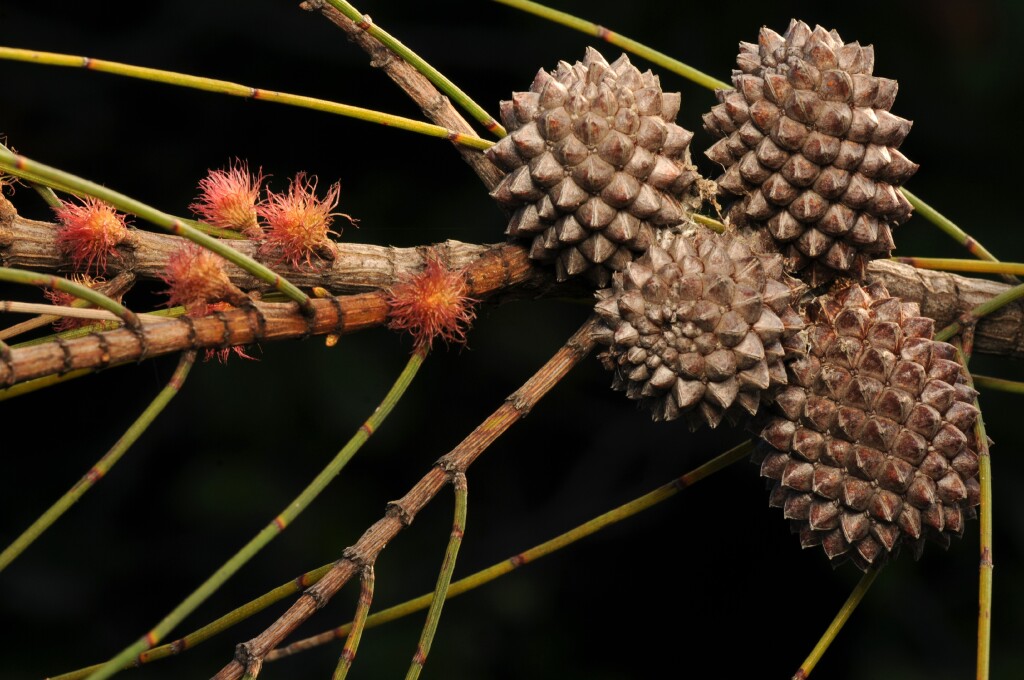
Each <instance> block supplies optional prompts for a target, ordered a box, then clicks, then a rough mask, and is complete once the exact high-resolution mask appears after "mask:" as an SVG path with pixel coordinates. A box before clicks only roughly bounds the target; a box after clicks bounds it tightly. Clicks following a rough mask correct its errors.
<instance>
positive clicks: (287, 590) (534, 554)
mask: <svg viewBox="0 0 1024 680" xmlns="http://www.w3.org/2000/svg"><path fill="white" fill-rule="evenodd" d="M752 450H753V442H751V441H746V442H744V443H742V444H740V445H738V446H735V447H733V448H732V449H729V450H728V451H726V452H724V453H722V454H719V455H718V456H716V457H714V458H712V459H711V460H710V461H708V462H707V463H704V464H703V465H701V466H699V467H697V468H695V469H694V470H691V471H690V472H688V473H686V474H683V475H681V476H679V477H677V478H676V479H673V480H672V481H670V482H668V483H666V484H663V485H661V486H659V487H658V488H656V489H654V490H653V491H650V492H648V493H646V494H644V495H642V496H640V497H638V498H636V499H634V500H632V501H629V502H627V503H624V504H622V505H620V506H618V507H616V508H614V509H612V510H609V511H608V512H605V513H602V514H600V515H598V516H596V517H594V518H593V519H590V520H588V521H586V522H584V523H583V524H581V525H579V526H577V527H575V528H573V529H570V530H569V531H566V532H565V533H563V534H560V535H558V536H556V537H554V538H552V539H549V540H547V541H545V542H543V543H541V544H539V545H537V546H535V547H533V548H530V549H528V550H524V551H522V552H519V553H516V554H515V555H512V556H510V557H508V558H506V559H504V560H502V561H501V562H498V563H497V564H494V565H491V566H490V567H487V568H485V569H482V570H480V571H477V572H475V573H473V574H470V575H469V576H465V577H463V578H461V579H459V580H458V581H455V582H453V583H452V584H451V586H450V587H449V588H448V591H447V597H448V598H452V597H455V596H457V595H462V594H463V593H467V592H470V591H472V590H475V589H476V588H479V587H480V586H482V585H485V584H487V583H490V582H491V581H494V580H496V579H498V578H501V577H502V576H506V575H508V574H510V573H512V572H513V571H515V570H517V569H519V568H520V567H523V566H525V565H527V564H532V563H533V562H536V561H537V560H539V559H541V558H542V557H546V556H548V555H551V554H553V553H555V552H557V551H559V550H561V549H563V548H567V547H569V546H570V545H573V544H575V543H577V542H578V541H581V540H583V539H585V538H587V537H589V536H591V535H592V534H595V533H597V532H599V531H601V530H603V529H606V528H608V527H610V526H613V525H615V524H617V523H619V522H621V521H623V520H626V519H629V518H630V517H633V516H634V515H637V514H639V513H641V512H644V511H645V510H650V509H651V508H654V507H656V506H657V505H659V504H660V503H662V502H664V501H667V500H668V499H670V498H673V497H674V496H676V494H678V493H679V492H681V491H683V490H685V489H688V488H689V487H691V486H693V485H694V484H696V483H697V482H699V481H701V480H703V479H706V478H708V477H710V476H711V475H713V474H715V473H716V472H720V471H721V470H724V469H725V468H726V467H728V466H730V465H732V464H734V463H737V462H739V461H741V460H744V459H745V458H747V457H748V456H749V455H750V452H751V451H752ZM333 566H334V564H333V563H330V564H325V565H322V566H320V567H317V568H316V569H312V570H310V571H307V572H306V573H304V574H301V575H299V576H297V577H296V578H293V579H292V580H290V581H288V582H287V583H284V584H282V585H280V586H278V587H277V588H274V589H273V590H271V591H269V592H267V593H265V594H264V595H262V596H260V597H258V598H256V599H254V600H251V601H250V602H247V603H246V604H244V605H242V606H240V607H237V608H236V609H234V610H232V611H231V612H228V613H227V614H225V615H224V616H222V617H220V618H218V619H217V620H215V621H212V622H210V623H208V624H207V625H205V626H203V627H202V628H199V629H198V630H196V631H194V632H192V633H189V634H188V635H185V636H184V637H181V638H178V639H177V640H175V641H173V642H170V643H167V644H163V645H160V646H158V647H154V648H153V649H151V650H148V651H146V652H143V653H142V654H140V655H139V656H138V658H137V659H136V660H135V661H134V664H148V663H151V662H153V661H158V660H160V659H165V658H167V657H169V656H174V655H176V654H180V653H182V652H184V651H186V650H189V649H192V648H194V647H195V646H196V645H199V644H201V643H203V642H206V641H207V640H209V639H210V638H212V637H214V636H216V635H218V634H220V633H222V632H224V631H225V630H228V629H230V628H231V627H233V626H235V625H237V624H239V623H241V622H242V621H245V620H247V619H248V618H249V617H251V616H254V615H255V614H258V613H259V612H261V611H263V610H265V609H266V608H267V607H270V606H271V605H273V604H274V603H276V602H280V601H281V600H283V599H284V598H286V597H288V596H290V595H294V594H295V593H297V592H299V591H301V590H302V589H303V588H308V587H309V586H312V585H314V584H315V583H316V582H317V581H319V580H320V579H321V578H322V577H323V576H324V574H326V573H327V572H328V571H329V570H330V569H331V567H333ZM433 600H434V594H433V593H427V594H425V595H421V596H419V597H417V598H414V599H412V600H408V601H407V602H403V603H401V604H398V605H394V606H392V607H388V608H386V609H383V610H381V611H379V612H377V613H375V614H371V615H370V616H369V617H368V618H367V621H366V628H374V627H376V626H379V625H382V624H384V623H389V622H391V621H394V620H396V619H399V618H403V617H405V616H409V615H410V614H414V613H416V612H419V611H423V610H424V609H426V608H427V607H429V606H430V604H431V602H433ZM353 626H354V622H353V623H347V624H344V625H342V626H339V627H337V628H333V629H331V630H329V631H326V632H324V633H320V634H319V635H316V636H313V637H311V638H306V639H304V640H299V641H297V642H294V643H292V644H290V645H288V646H287V647H281V648H278V649H276V650H274V651H273V652H271V653H270V654H268V655H267V657H266V661H276V660H278V659H282V658H284V657H287V656H291V655H292V654H295V653H298V652H300V651H304V650H305V649H309V648H312V647H315V646H318V645H322V644H326V643H328V642H331V641H333V640H340V639H344V638H347V637H348V636H349V635H350V634H351V632H352V630H353ZM98 668H100V665H99V664H97V665H95V666H88V667H86V668H82V669H79V670H77V671H71V672H69V673H63V674H61V675H55V676H52V679H51V680H81V678H84V677H86V676H87V675H88V674H89V673H91V672H93V671H95V670H97V669H98Z"/></svg>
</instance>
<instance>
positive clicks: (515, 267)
mask: <svg viewBox="0 0 1024 680" xmlns="http://www.w3.org/2000/svg"><path fill="white" fill-rule="evenodd" d="M56 234H57V226H56V225H55V224H52V223H49V222H37V221H34V220H27V219H24V218H22V217H20V216H18V215H17V213H16V212H15V210H14V208H13V206H11V205H10V203H8V202H7V200H6V199H4V198H3V197H2V196H0V264H2V265H3V266H6V267H18V268H22V269H30V270H33V271H50V272H61V273H66V272H70V271H73V268H72V266H71V261H70V259H69V258H68V257H67V256H66V254H65V253H63V252H61V250H60V248H59V247H58V246H57V241H56ZM183 242H184V241H183V239H182V238H180V237H178V236H170V235H165V234H157V233H152V232H147V231H141V230H133V231H132V237H131V242H130V243H128V244H125V245H122V246H120V247H119V249H118V253H119V256H118V257H112V258H110V259H109V260H108V267H107V271H106V273H107V274H108V275H114V274H119V273H122V272H125V273H128V274H132V275H134V276H136V277H138V278H149V279H154V278H159V277H160V275H161V274H162V273H163V272H164V269H165V268H166V266H167V259H168V258H169V257H170V255H171V254H173V253H174V252H175V251H176V250H177V249H178V248H180V247H181V246H182V244H183ZM228 243H230V244H231V245H232V247H234V248H236V249H237V250H239V251H241V252H244V253H246V254H248V255H251V256H254V257H256V258H257V259H261V258H262V259H263V260H264V261H267V262H268V263H270V264H272V265H274V266H275V267H276V269H277V270H278V271H279V272H280V273H281V275H282V276H284V277H286V278H287V279H289V280H290V281H293V282H294V283H296V284H297V285H299V286H302V287H305V288H309V287H312V286H322V287H323V288H326V289H327V290H329V291H331V292H333V293H353V292H357V293H358V292H367V291H374V292H376V291H380V290H381V289H384V288H388V287H390V286H392V285H394V284H395V282H396V281H397V280H398V279H399V278H400V277H402V276H407V275H409V274H412V273H414V272H417V271H419V270H420V269H422V268H423V266H424V264H425V262H426V259H425V258H426V255H427V254H428V253H429V252H431V251H433V252H436V253H437V255H438V256H439V257H440V258H441V261H442V262H443V263H444V264H445V265H446V266H447V267H449V268H451V269H462V268H466V267H469V268H470V270H471V271H475V270H476V269H477V268H479V269H482V270H487V269H488V268H489V267H491V266H492V265H493V264H494V263H495V262H501V263H504V264H503V265H502V266H508V267H509V268H510V273H509V275H508V278H507V279H502V280H498V281H495V280H494V276H495V272H490V273H487V274H485V275H484V278H483V279H481V281H480V282H478V283H477V284H476V285H478V286H480V287H479V288H474V289H473V293H472V295H474V296H475V297H484V296H491V299H492V300H494V299H495V298H496V297H498V296H499V295H500V296H504V295H507V294H518V295H523V294H526V295H534V296H536V295H540V294H541V293H543V292H548V291H551V290H558V291H559V292H560V293H561V294H565V295H579V296H585V295H586V294H587V293H586V292H585V291H584V289H582V288H580V287H578V286H577V287H573V288H568V287H566V286H564V285H563V286H561V287H559V288H557V289H556V288H555V287H554V284H553V282H552V277H551V276H550V275H549V274H546V273H544V272H543V271H542V270H541V269H540V268H539V267H534V266H533V265H532V263H531V262H530V261H529V260H528V259H527V257H526V252H525V250H524V249H523V248H522V247H521V246H518V245H513V244H501V245H479V244H471V243H462V242H459V241H451V240H449V241H445V242H444V243H442V244H438V245H434V246H420V247H417V248H392V247H386V246H374V245H365V244H353V243H337V244H335V245H336V249H337V253H338V255H337V257H336V258H335V259H334V260H333V261H330V262H325V263H324V264H323V266H322V267H319V268H295V267H291V266H290V265H288V264H287V263H280V262H274V261H272V260H268V259H267V257H266V256H264V255H261V254H260V252H259V244H258V243H255V242H253V241H246V240H238V241H230V242H228ZM226 271H227V272H228V276H229V278H230V279H231V282H232V283H234V284H235V285H236V286H238V287H239V288H241V289H242V290H248V291H252V290H256V291H262V290H266V289H267V285H266V284H265V283H264V282H262V281H259V280H257V279H255V278H254V277H252V276H251V275H249V274H247V273H246V272H244V271H242V270H241V269H239V268H237V267H235V266H234V265H231V264H227V265H226ZM868 278H869V280H871V281H880V282H882V283H884V284H885V286H886V287H887V288H888V289H889V291H890V292H891V293H892V294H893V295H898V296H899V297H901V298H903V299H904V300H907V301H912V302H917V303H919V304H920V305H921V311H922V313H923V314H924V315H925V316H930V317H931V318H933V319H935V320H936V325H937V326H938V327H943V326H947V325H949V324H950V323H953V322H954V321H956V320H958V319H959V318H960V317H961V316H963V315H964V314H966V313H967V312H969V311H970V310H971V309H973V308H974V307H975V306H977V305H978V304H980V303H982V302H985V301H986V300H989V299H991V298H993V297H995V296H996V295H999V294H1000V293H1002V292H1004V291H1005V290H1007V289H1008V288H1009V286H1008V285H1006V284H1004V283H999V282H996V281H989V280H985V279H975V278H968V277H965V276H959V275H957V274H950V273H948V272H941V271H932V270H925V269H915V268H914V267H911V266H909V265H905V264H900V263H897V262H892V261H887V260H876V261H875V262H872V263H871V264H869V265H868ZM502 281H505V282H504V283H502ZM485 282H486V283H485ZM492 286H493V287H492ZM340 299H341V300H346V298H340ZM350 303H351V304H354V305H356V306H360V305H362V304H363V303H362V302H360V300H359V298H358V296H353V297H352V299H351V301H350V302H342V304H343V305H345V304H350ZM317 304H318V309H320V310H321V311H320V312H319V313H318V316H320V317H324V318H323V320H322V321H318V322H316V323H314V324H313V325H312V326H310V332H311V333H314V334H316V333H327V332H333V331H332V329H331V327H332V325H333V324H334V323H335V322H334V320H333V317H331V316H330V315H331V312H326V311H324V310H325V309H326V307H327V306H328V305H332V304H333V303H330V302H329V301H321V302H319V303H317ZM262 308H263V306H262V305H258V306H257V309H262ZM229 314H232V313H229ZM233 314H236V315H241V316H243V317H244V316H245V313H244V312H237V313H233ZM325 315H326V316H325ZM271 317H273V320H274V322H275V323H278V322H280V323H281V324H282V328H281V330H280V332H279V334H278V335H276V336H275V337H274V338H270V337H260V336H259V334H258V329H255V328H250V330H249V332H248V333H247V334H239V335H237V336H236V335H235V334H234V331H233V332H232V335H231V337H232V339H234V338H236V337H238V338H239V339H240V341H239V343H234V344H244V343H247V342H256V341H262V340H269V339H286V338H293V337H301V336H302V335H304V334H305V333H306V331H305V329H306V322H305V320H304V318H303V317H302V316H301V315H299V314H298V312H297V311H295V310H294V308H293V307H292V306H289V305H278V306H277V307H270V308H268V320H270V318H271ZM328 317H330V318H328ZM356 317H358V315H354V316H353V318H356ZM383 320H384V317H383V316H382V315H381V314H377V316H374V317H373V318H372V319H366V320H365V325H358V326H350V327H346V328H343V332H351V331H352V330H358V329H359V328H365V327H367V326H371V325H377V324H379V323H382V322H383ZM195 323H197V324H198V325H199V326H201V327H205V326H210V327H211V328H212V329H211V330H209V331H204V332H202V333H199V334H198V335H201V336H202V337H208V338H216V340H212V342H213V343H214V344H213V345H204V346H203V347H206V346H218V347H219V346H221V343H222V340H220V339H221V338H222V337H223V330H222V324H221V323H220V322H219V321H216V320H210V319H207V320H203V319H199V320H196V322H195ZM243 323H247V322H244V321H235V320H233V319H232V321H231V326H232V328H235V327H237V326H238V325H240V324H243ZM171 328H173V327H172V326H168V327H167V328H162V329H160V330H159V333H161V334H171V335H173V336H174V337H175V338H177V339H178V340H179V341H180V339H181V338H183V337H187V334H186V335H183V334H182V333H181V332H180V331H179V332H172V331H171ZM322 329H326V330H322ZM155 330H156V328H152V329H151V328H147V332H150V331H155ZM114 332H119V331H114ZM243 337H244V338H247V339H244V340H241V338H243ZM73 342H76V341H71V342H69V343H68V344H69V345H71V344H72V343H73ZM94 344H95V343H94ZM130 344H131V343H130V341H129V342H128V343H127V344H126V345H125V348H124V349H125V352H126V353H125V355H124V358H123V359H122V360H121V361H118V362H113V361H111V362H108V365H112V364H113V363H123V362H124V361H135V360H138V359H139V358H140V356H139V348H138V346H137V344H136V345H135V350H134V355H131V352H129V351H128V349H127V347H128V345H130ZM156 347H163V348H165V349H164V353H166V352H175V351H180V350H183V349H190V348H191V349H197V348H199V346H195V345H184V346H177V345H175V344H174V343H172V342H170V341H169V340H164V341H161V342H154V343H152V344H150V345H149V350H148V351H147V354H146V355H147V356H154V351H155V350H154V348H156ZM975 350H976V351H979V352H984V353H987V354H1000V355H1006V356H1014V357H1024V303H1021V302H1014V303H1012V304H1010V305H1007V306H1006V307H1004V308H1003V309H1001V310H999V311H998V312H996V313H994V314H992V315H991V316H989V317H986V318H985V319H982V321H981V322H980V323H979V324H978V326H977V329H976V339H975ZM52 351H53V349H52V348H51V352H52ZM57 351H58V353H59V350H57ZM91 356H92V360H93V361H99V357H100V356H101V355H100V353H98V352H96V351H92V352H91ZM77 360H79V359H76V361H77ZM48 365H49V368H48V369H46V370H47V371H48V372H49V373H54V372H60V370H61V369H60V365H59V364H58V365H57V366H56V367H54V364H53V363H52V358H51V363H49V364H48ZM97 365H100V364H92V367H96V366H97ZM38 370H42V369H38ZM32 373H33V374H34V375H46V374H47V373H45V372H44V373H36V372H34V371H33V372H32ZM23 375H25V376H27V375H29V372H26V373H24V374H22V373H21V372H20V371H19V372H18V374H17V377H16V381H21V380H26V379H28V378H27V377H22V376H23ZM4 376H5V374H4V373H3V372H0V383H2V382H3V381H4Z"/></svg>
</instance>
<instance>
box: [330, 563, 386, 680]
mask: <svg viewBox="0 0 1024 680" xmlns="http://www.w3.org/2000/svg"><path fill="white" fill-rule="evenodd" d="M375 578H376V577H375V576H374V573H373V565H372V564H371V565H367V567H366V568H365V569H364V570H363V576H362V578H361V579H359V604H357V605H356V614H355V616H354V617H352V631H351V632H350V633H349V635H348V637H347V638H345V645H344V647H342V648H341V656H340V657H339V658H338V666H337V668H335V669H334V674H333V675H332V676H331V680H345V678H346V677H347V676H348V671H349V669H351V668H352V662H353V661H355V658H356V651H357V650H358V649H359V641H360V640H361V639H362V638H363V629H364V628H365V627H366V616H367V614H369V613H370V604H372V603H373V585H374V581H375Z"/></svg>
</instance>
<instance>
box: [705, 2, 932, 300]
mask: <svg viewBox="0 0 1024 680" xmlns="http://www.w3.org/2000/svg"><path fill="white" fill-rule="evenodd" d="M737 64H738V66H739V69H738V70H734V71H733V76H732V82H733V85H735V87H736V89H734V90H719V91H718V92H717V93H716V94H717V96H718V100H719V101H720V102H721V103H720V104H718V105H717V106H715V107H714V108H712V109H711V112H710V113H707V114H705V115H704V127H705V129H707V130H708V132H710V133H711V134H713V135H715V136H717V137H721V138H722V139H720V140H719V141H718V142H716V143H715V144H714V145H713V146H712V147H711V148H710V149H708V151H707V155H708V157H709V158H711V160H713V161H715V162H717V163H719V164H721V165H722V167H723V168H725V173H724V174H723V175H722V176H721V177H719V178H718V186H719V188H720V190H721V192H722V194H723V195H724V196H726V197H728V198H733V199H734V200H733V201H732V203H731V205H730V206H729V207H728V214H727V216H728V219H729V221H730V222H731V223H732V224H734V225H736V226H738V227H746V228H750V229H752V230H756V231H758V232H759V233H761V234H763V235H764V237H765V240H766V241H767V242H769V243H774V244H775V247H776V248H778V250H779V251H780V252H782V253H783V254H784V255H785V256H786V260H787V265H788V268H789V270H790V271H794V272H800V275H801V276H804V277H806V278H808V279H809V280H810V282H811V284H812V285H818V284H820V283H824V282H827V281H829V280H831V279H832V278H834V277H836V276H841V275H845V276H852V277H854V278H860V277H861V273H862V271H863V268H864V265H865V264H866V263H867V261H869V260H871V259H874V258H876V257H886V256H888V254H889V252H890V251H891V250H892V248H893V241H892V232H891V230H892V228H893V227H894V226H896V225H898V224H901V223H902V222H904V221H906V220H907V218H909V217H910V213H911V210H912V208H911V205H910V203H909V202H908V201H907V199H906V198H905V197H904V196H903V195H902V194H901V193H900V191H899V190H898V187H899V186H900V185H902V184H903V183H904V182H905V181H907V180H908V179H909V178H910V177H911V175H913V174H914V172H915V171H916V170H917V167H918V166H917V165H916V164H915V163H912V162H911V161H909V160H908V159H907V158H906V156H904V155H903V154H902V153H900V152H899V151H898V150H897V149H898V148H899V146H900V144H901V143H902V142H903V139H904V138H905V137H906V136H907V133H908V132H910V126H911V122H910V121H909V120H906V119H905V118H900V117H899V116H895V115H893V114H891V113H890V112H889V109H890V108H891V107H892V104H893V100H894V98H895V96H896V89H897V84H896V81H895V80H890V79H888V78H880V77H877V76H873V75H872V74H871V72H872V70H873V68H874V49H873V48H872V47H870V46H868V47H862V46H861V45H860V44H859V43H856V42H854V43H843V41H842V39H841V38H840V37H839V34H838V33H836V32H835V31H826V30H825V29H824V28H822V27H821V26H818V27H816V28H815V29H814V30H811V28H810V27H809V26H808V25H807V24H805V23H803V22H802V21H796V20H795V19H794V20H793V21H792V22H791V23H790V25H789V28H788V29H787V31H786V33H785V34H784V35H779V34H778V33H776V32H775V31H772V30H770V29H768V28H762V29H761V34H760V38H759V40H758V44H756V45H754V44H752V43H740V54H739V56H738V57H737Z"/></svg>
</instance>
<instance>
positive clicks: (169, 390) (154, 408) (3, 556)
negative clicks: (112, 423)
mask: <svg viewBox="0 0 1024 680" xmlns="http://www.w3.org/2000/svg"><path fill="white" fill-rule="evenodd" d="M195 359H196V353H195V352H185V353H184V354H182V355H181V360H180V361H179V362H178V368H177V369H175V371H174V374H173V375H172V376H171V379H170V380H169V381H168V382H167V385H166V386H165V387H164V388H163V389H162V390H160V393H159V394H157V395H156V398H154V399H153V401H152V402H150V404H149V406H147V407H146V410H145V411H143V412H142V414H141V415H140V416H139V417H138V418H137V419H136V420H135V422H134V423H132V424H131V426H130V427H129V428H128V430H127V431H126V432H125V433H124V435H122V436H121V438H120V439H118V440H117V443H115V444H114V446H113V447H111V449H110V450H109V451H107V453H106V454H104V455H103V457H102V458H100V459H99V461H97V462H96V464H95V465H93V466H92V467H91V468H90V469H89V471H88V472H86V473H85V476H84V477H82V478H81V479H80V480H78V482H77V483H76V484H75V485H74V486H73V487H71V489H70V490H69V491H68V492H67V493H66V494H64V495H63V496H61V497H60V499H59V500H58V501H57V502H56V503H54V504H53V505H52V506H50V509H49V510H47V511H46V512H44V513H43V514H42V515H41V516H40V517H39V519H37V520H36V521H35V522H33V523H32V526H30V527H29V528H28V529H26V530H25V532H24V533H23V534H22V535H21V536H19V537H18V538H16V539H15V540H14V542H13V543H11V544H10V545H9V546H7V548H6V549H5V550H4V551H3V552H2V553H0V571H3V570H4V569H5V568H6V567H7V565H9V564H10V563H11V562H13V561H14V559H15V558H16V557H17V556H18V555H20V554H21V553H22V552H24V550H25V548H27V547H28V546H30V545H31V544H32V542H33V541H35V540H36V539H37V538H38V537H39V536H40V535H41V534H42V533H43V532H44V531H46V530H47V529H48V528H49V527H50V525H52V524H53V523H54V522H56V521H57V520H58V519H59V518H60V516H61V515H63V514H64V513H65V512H66V511H67V510H68V508H70V507H71V506H72V505H74V504H75V503H76V502H77V501H78V499H79V498H81V497H82V496H83V495H84V494H85V492H86V491H88V490H89V489H91V488H92V486H93V485H94V484H95V483H96V482H98V481H99V480H101V479H102V478H103V477H104V476H105V475H106V474H107V473H108V472H110V469H111V468H112V467H114V465H116V464H117V461H119V460H120V459H121V456H123V455H124V453H125V452H126V451H127V450H128V449H129V448H130V447H131V445H132V444H134V443H135V441H136V440H137V439H138V438H139V437H140V436H142V433H143V432H145V431H146V428H148V427H149V426H150V424H151V423H152V422H153V421H154V420H155V419H156V417H157V416H158V415H160V412H161V411H163V410H164V408H165V407H166V406H167V404H168V403H170V401H171V399H173V398H174V396H175V395H176V394H178V392H179V391H180V390H181V386H182V384H183V383H184V382H185V378H186V377H188V372H189V370H191V368H192V364H193V363H194V362H195Z"/></svg>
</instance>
